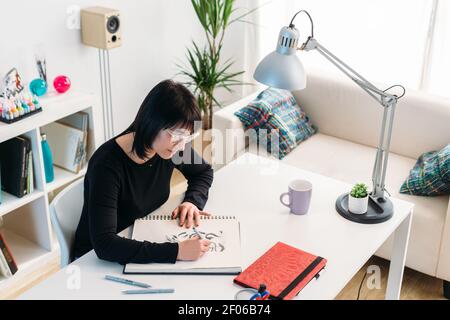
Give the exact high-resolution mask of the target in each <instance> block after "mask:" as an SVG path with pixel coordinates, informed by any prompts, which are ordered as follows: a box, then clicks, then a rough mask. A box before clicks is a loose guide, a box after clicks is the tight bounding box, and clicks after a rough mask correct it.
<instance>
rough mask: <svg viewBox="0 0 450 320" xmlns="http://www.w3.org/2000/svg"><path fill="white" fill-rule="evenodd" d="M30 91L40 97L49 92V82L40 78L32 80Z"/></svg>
mask: <svg viewBox="0 0 450 320" xmlns="http://www.w3.org/2000/svg"><path fill="white" fill-rule="evenodd" d="M30 91H31V93H33V94H35V95H37V96H38V97H40V96H43V95H44V94H45V93H46V92H47V82H45V81H44V80H42V79H39V78H38V79H34V80H33V81H31V82H30Z"/></svg>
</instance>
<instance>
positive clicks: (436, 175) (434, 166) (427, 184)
mask: <svg viewBox="0 0 450 320" xmlns="http://www.w3.org/2000/svg"><path fill="white" fill-rule="evenodd" d="M400 193H408V194H413V195H417V196H439V195H444V194H450V144H448V145H447V146H445V147H444V148H443V149H441V150H439V151H432V152H427V153H424V154H423V155H421V156H420V157H419V159H418V160H417V162H416V164H415V166H414V168H412V169H411V171H410V172H409V176H408V178H407V179H406V181H405V182H404V183H403V185H402V186H401V188H400Z"/></svg>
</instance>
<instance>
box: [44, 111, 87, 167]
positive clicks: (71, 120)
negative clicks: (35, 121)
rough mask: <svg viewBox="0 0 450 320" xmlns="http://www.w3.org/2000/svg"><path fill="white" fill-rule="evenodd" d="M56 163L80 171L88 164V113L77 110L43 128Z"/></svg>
mask: <svg viewBox="0 0 450 320" xmlns="http://www.w3.org/2000/svg"><path fill="white" fill-rule="evenodd" d="M42 131H43V132H45V134H46V135H47V141H48V143H49V145H50V149H51V150H52V157H53V163H54V165H56V166H58V167H61V168H63V169H65V170H68V171H71V172H73V173H78V172H79V171H80V170H81V169H82V168H83V166H84V165H85V164H86V149H87V135H88V114H87V113H86V112H77V113H74V114H72V115H70V116H68V117H66V118H63V119H61V120H58V121H57V122H53V123H50V124H48V125H46V126H44V127H43V128H42Z"/></svg>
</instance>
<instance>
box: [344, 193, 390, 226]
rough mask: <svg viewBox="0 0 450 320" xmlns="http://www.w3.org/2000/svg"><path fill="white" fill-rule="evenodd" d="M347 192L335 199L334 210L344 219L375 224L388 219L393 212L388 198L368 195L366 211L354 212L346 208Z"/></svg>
mask: <svg viewBox="0 0 450 320" xmlns="http://www.w3.org/2000/svg"><path fill="white" fill-rule="evenodd" d="M348 195H349V194H348V193H345V194H343V195H341V196H340V197H339V198H337V200H336V210H337V212H338V213H339V214H340V215H341V216H343V217H344V218H345V219H348V220H351V221H353V222H357V223H363V224H376V223H381V222H385V221H387V220H389V219H390V218H392V215H393V214H394V206H393V205H392V201H391V200H389V199H388V198H382V197H380V198H376V199H375V198H373V197H372V196H370V195H369V204H368V206H367V212H366V213H364V214H354V213H351V212H350V211H349V210H348Z"/></svg>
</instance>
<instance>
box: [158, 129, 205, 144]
mask: <svg viewBox="0 0 450 320" xmlns="http://www.w3.org/2000/svg"><path fill="white" fill-rule="evenodd" d="M166 132H167V133H168V134H169V135H170V136H171V137H172V139H173V140H174V143H175V144H179V143H181V142H183V143H184V144H186V143H189V142H191V141H192V140H194V139H195V138H196V137H198V135H199V132H196V133H194V134H188V133H187V130H185V129H166Z"/></svg>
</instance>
